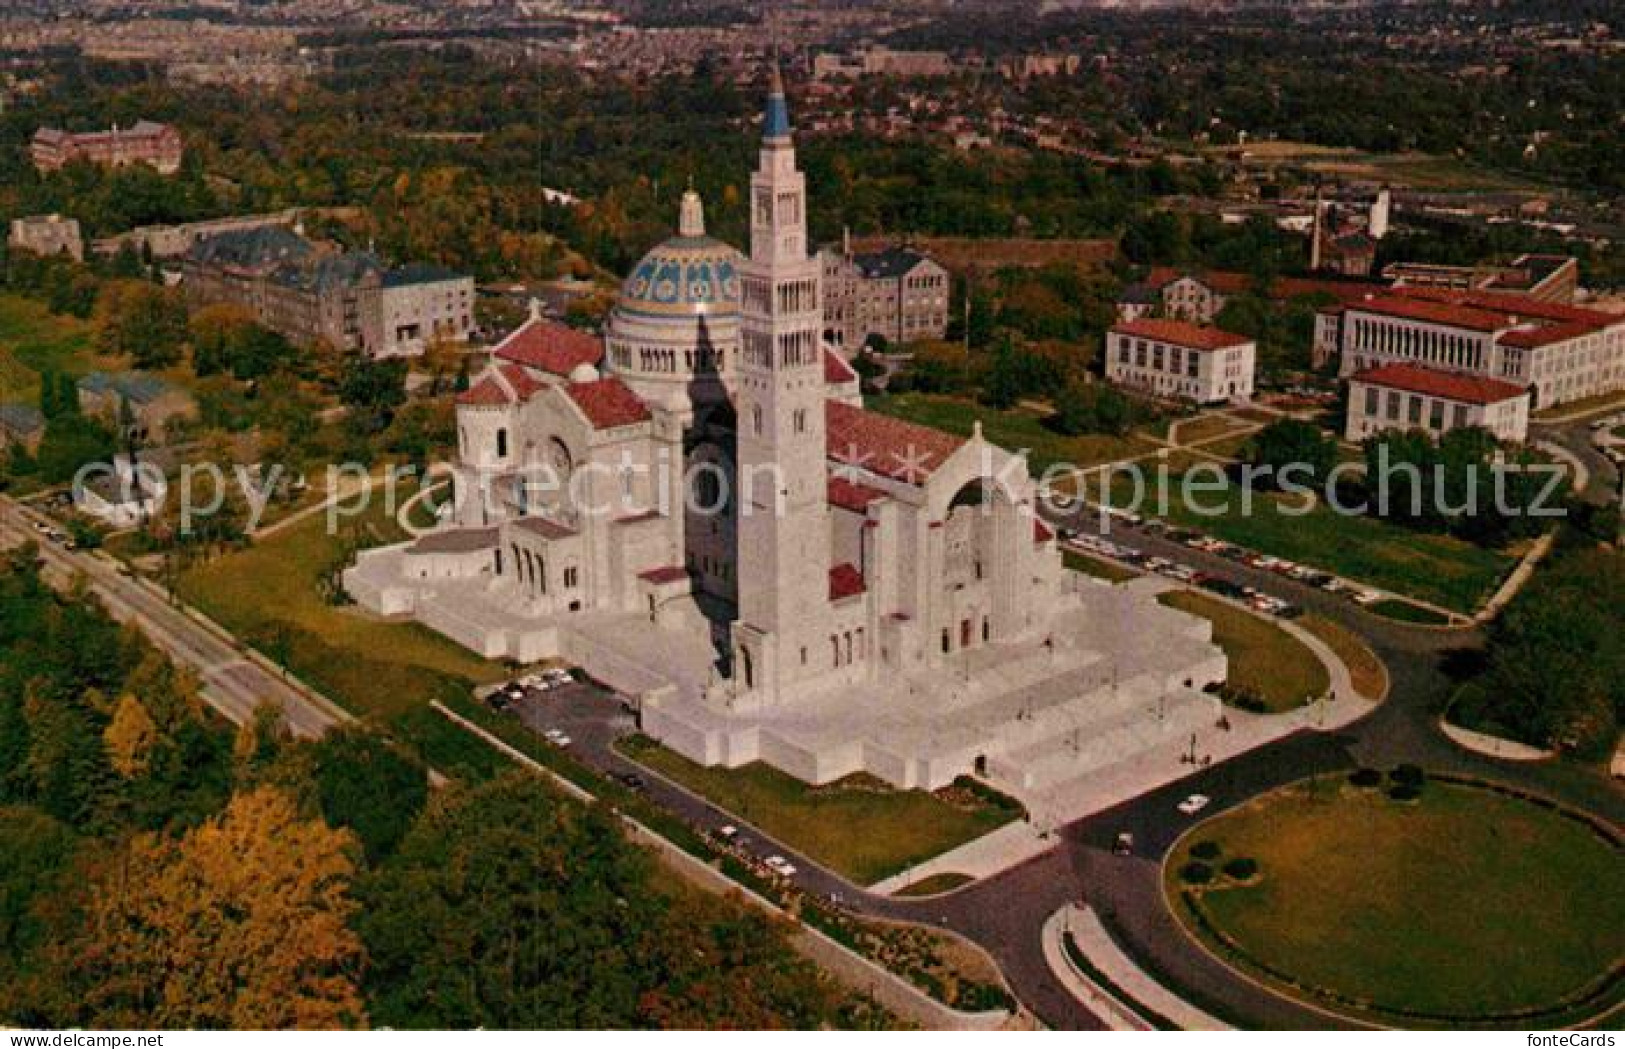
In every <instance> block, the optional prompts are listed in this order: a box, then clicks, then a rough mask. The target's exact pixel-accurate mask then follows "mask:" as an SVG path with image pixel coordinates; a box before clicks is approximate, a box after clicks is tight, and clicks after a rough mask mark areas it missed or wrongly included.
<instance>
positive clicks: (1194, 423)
mask: <svg viewBox="0 0 1625 1049" xmlns="http://www.w3.org/2000/svg"><path fill="white" fill-rule="evenodd" d="M1253 428H1254V427H1253V424H1252V423H1250V422H1243V421H1238V420H1236V419H1233V418H1231V417H1229V416H1227V415H1204V416H1201V417H1198V418H1193V419H1188V420H1186V421H1185V423H1184V424H1183V425H1181V426H1180V427H1179V443H1180V444H1185V445H1191V444H1200V443H1201V442H1204V441H1218V440H1219V438H1222V437H1233V436H1234V435H1236V434H1237V433H1238V432H1239V431H1241V430H1251V429H1253ZM1248 436H1250V435H1243V436H1242V437H1241V438H1240V440H1241V443H1243V444H1245V443H1246V441H1247V437H1248Z"/></svg>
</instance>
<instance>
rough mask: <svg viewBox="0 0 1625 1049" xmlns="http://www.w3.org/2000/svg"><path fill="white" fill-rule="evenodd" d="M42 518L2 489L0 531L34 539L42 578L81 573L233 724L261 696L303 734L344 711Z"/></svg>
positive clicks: (66, 579)
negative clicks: (67, 541) (60, 540)
mask: <svg viewBox="0 0 1625 1049" xmlns="http://www.w3.org/2000/svg"><path fill="white" fill-rule="evenodd" d="M45 522H47V519H46V518H44V517H43V516H41V515H40V514H38V513H36V512H35V511H33V510H31V509H29V508H28V507H25V506H24V505H23V504H21V503H19V502H17V501H16V500H15V499H12V498H10V497H8V496H0V538H3V539H8V540H9V541H10V542H22V541H30V540H31V541H33V542H35V543H37V544H38V545H39V551H40V557H41V559H42V560H43V562H44V566H45V572H44V574H45V578H46V579H47V580H48V581H49V582H51V583H52V584H53V585H55V586H57V587H58V588H66V587H67V586H70V585H71V584H72V582H73V580H74V579H76V578H79V577H83V578H84V579H85V581H86V583H87V584H88V586H89V588H90V591H91V592H92V593H93V594H95V595H96V596H97V597H98V598H100V599H101V601H102V603H103V605H104V606H106V608H107V611H108V614H109V615H111V616H112V617H113V618H114V619H116V620H118V621H119V622H121V623H131V624H134V625H135V626H136V627H137V628H138V629H139V630H140V631H141V632H142V633H143V634H145V635H146V636H147V637H148V638H150V639H151V640H152V642H153V643H154V644H155V645H157V646H158V647H159V648H160V649H162V650H163V651H164V652H166V653H167V654H168V655H169V656H170V657H171V658H172V659H174V660H175V661H176V662H177V663H179V664H181V665H183V666H186V667H189V668H191V669H192V670H193V671H195V672H196V673H197V675H198V677H199V679H200V680H201V682H202V684H203V688H202V697H203V699H204V701H205V702H207V703H208V704H209V705H210V706H211V707H213V708H214V709H215V710H217V711H219V712H220V713H221V715H223V716H224V717H225V718H227V719H228V720H229V721H231V722H233V723H234V724H239V725H240V724H243V723H244V722H246V721H247V720H248V719H249V718H250V717H251V716H252V715H253V712H254V709H255V708H256V707H258V706H259V705H260V704H261V703H264V702H271V703H274V704H276V705H277V706H278V707H279V708H281V710H282V713H283V717H284V718H285V720H286V722H287V725H288V728H289V730H290V731H292V732H293V733H294V734H295V735H297V736H301V737H315V736H320V735H321V734H322V733H324V732H326V731H327V730H328V729H329V728H331V727H332V726H334V725H336V724H339V723H340V722H343V721H346V720H348V719H349V715H348V714H346V713H345V712H344V711H343V710H341V709H339V708H338V707H337V706H335V705H334V704H333V703H332V702H331V701H330V700H327V699H326V698H325V697H322V696H319V695H316V694H314V693H311V692H309V691H306V690H304V689H302V688H300V687H298V685H296V684H295V683H293V682H290V681H287V680H285V679H284V678H283V676H282V675H281V674H279V673H277V672H276V671H275V670H274V669H271V668H269V667H267V666H266V665H264V664H263V663H260V662H258V661H256V659H254V658H253V657H252V656H251V655H250V654H249V652H248V649H247V647H246V646H244V645H243V644H242V643H241V642H239V641H237V640H236V639H234V638H232V637H231V635H229V634H227V633H225V632H224V631H222V630H220V629H218V628H216V627H213V626H211V625H208V624H206V623H203V622H200V621H199V619H197V618H194V617H193V616H192V615H189V614H188V613H187V611H186V610H185V609H183V608H181V607H177V606H176V605H175V604H172V603H171V602H170V601H169V600H168V599H167V598H166V597H165V596H164V595H163V593H162V592H161V591H159V590H157V589H156V588H155V587H153V586H151V585H149V584H144V583H141V582H137V581H136V580H135V579H132V578H131V577H129V576H128V575H125V574H124V572H123V571H121V569H120V568H119V566H118V565H117V564H116V563H114V562H112V561H111V560H109V559H106V558H103V557H100V556H97V555H96V554H94V553H88V552H81V551H69V550H65V549H63V548H62V547H61V546H59V545H57V544H55V543H52V542H50V541H48V540H47V539H46V538H45V537H44V536H43V535H42V534H40V532H39V531H38V530H37V529H36V528H35V524H36V523H45Z"/></svg>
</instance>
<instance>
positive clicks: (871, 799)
mask: <svg viewBox="0 0 1625 1049" xmlns="http://www.w3.org/2000/svg"><path fill="white" fill-rule="evenodd" d="M622 746H623V747H624V748H625V749H626V751H627V753H628V754H629V755H631V756H632V757H634V758H635V759H636V760H638V761H640V762H642V763H643V764H645V765H647V766H649V767H650V768H652V769H654V770H655V771H657V772H659V773H661V774H663V775H665V776H668V777H670V778H671V779H674V780H676V781H677V782H679V783H682V784H683V785H684V786H686V787H688V788H689V789H690V790H693V791H694V792H696V793H698V794H701V795H703V796H705V797H706V798H708V799H710V800H711V801H712V802H713V803H715V804H716V805H717V806H719V807H721V808H723V809H726V810H727V811H729V812H731V813H733V814H734V815H736V816H738V817H740V818H741V819H743V820H747V821H749V822H750V823H753V824H755V825H756V826H758V827H760V828H762V830H763V831H765V832H766V833H768V834H771V835H772V836H773V837H774V838H776V839H778V840H779V841H782V842H784V843H785V844H786V845H788V846H790V847H791V848H794V849H796V850H797V851H799V852H802V853H804V854H805V855H807V856H808V857H810V858H811V859H814V860H816V861H817V862H819V863H821V864H823V865H824V866H826V867H829V868H830V869H831V870H835V871H838V872H840V873H841V874H844V875H846V876H847V877H849V878H851V879H852V880H854V881H856V882H857V883H859V884H861V885H872V884H874V883H875V882H878V881H881V880H883V879H885V878H888V877H890V876H891V875H893V874H896V873H898V872H899V871H904V870H907V869H908V868H910V867H913V866H916V865H918V864H921V863H924V862H925V861H926V860H928V859H931V858H932V857H934V856H939V855H941V854H942V853H944V852H947V851H948V850H949V849H952V848H954V847H955V846H958V845H962V844H964V843H965V842H967V841H972V840H974V839H976V838H980V837H981V836H982V835H984V834H987V833H989V832H990V831H993V830H996V829H997V828H999V827H1001V826H1003V825H1004V824H1006V823H1009V822H1010V821H1011V820H1012V819H1015V818H1016V816H1017V812H1016V811H1015V810H1014V809H1013V808H1008V807H1003V806H999V805H995V804H993V803H992V802H991V801H989V800H986V799H984V798H981V797H978V796H976V795H975V794H973V793H972V792H970V791H960V790H950V791H938V792H936V793H927V792H926V791H923V790H894V789H892V788H890V787H887V786H885V785H883V784H881V783H880V782H879V781H877V780H872V779H870V778H868V777H857V776H853V777H848V778H847V779H844V780H841V781H839V782H837V783H831V784H828V785H825V786H822V787H814V786H809V785H808V784H806V783H803V782H801V781H800V780H798V779H796V778H795V777H793V776H790V775H787V774H786V773H783V772H780V771H779V770H778V769H775V768H773V767H771V766H769V765H766V764H763V763H761V762H757V763H754V764H751V765H746V766H744V767H743V768H738V769H724V768H705V767H703V766H701V765H698V764H695V763H694V762H692V761H689V760H688V759H687V758H684V757H683V756H682V755H680V754H677V753H676V752H674V751H671V750H668V749H667V748H665V747H662V746H660V745H659V744H658V743H655V742H654V741H652V740H649V739H646V738H641V737H639V738H635V739H631V740H627V741H626V742H624V743H623V744H622Z"/></svg>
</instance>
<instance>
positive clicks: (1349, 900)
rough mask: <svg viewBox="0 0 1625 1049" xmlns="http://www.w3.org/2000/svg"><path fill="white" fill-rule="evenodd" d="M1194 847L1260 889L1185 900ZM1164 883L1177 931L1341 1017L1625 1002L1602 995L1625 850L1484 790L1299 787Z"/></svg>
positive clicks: (1472, 1019) (1513, 1021)
mask: <svg viewBox="0 0 1625 1049" xmlns="http://www.w3.org/2000/svg"><path fill="white" fill-rule="evenodd" d="M1198 840H1207V841H1212V842H1217V843H1218V844H1219V846H1220V848H1221V856H1220V859H1219V861H1218V862H1219V863H1221V864H1222V863H1223V862H1224V861H1225V860H1227V859H1231V858H1236V857H1249V858H1252V859H1254V860H1256V861H1257V862H1258V865H1259V871H1260V877H1258V878H1257V879H1255V880H1254V881H1253V882H1251V883H1248V884H1235V883H1226V882H1224V881H1223V880H1222V879H1221V881H1220V882H1219V883H1216V885H1215V887H1210V888H1208V889H1206V890H1202V891H1196V892H1191V893H1188V894H1186V893H1185V892H1184V891H1183V890H1184V888H1185V886H1184V885H1183V884H1182V883H1181V881H1180V879H1179V874H1178V871H1179V870H1180V868H1181V867H1182V866H1183V865H1184V864H1185V863H1186V862H1187V861H1188V860H1189V859H1190V852H1189V849H1190V846H1191V845H1192V844H1194V842H1195V841H1198ZM1165 877H1166V879H1167V884H1168V887H1169V897H1170V901H1171V902H1172V904H1173V906H1174V909H1175V911H1176V912H1177V913H1178V914H1179V915H1180V918H1181V920H1183V921H1186V922H1187V924H1188V926H1189V927H1191V928H1192V930H1193V931H1194V932H1196V934H1197V935H1198V936H1199V937H1201V938H1202V939H1203V940H1204V941H1205V942H1207V943H1208V944H1209V945H1210V946H1211V947H1213V948H1214V949H1216V950H1217V951H1218V952H1219V953H1220V954H1221V955H1222V956H1225V957H1227V958H1229V959H1230V960H1231V961H1233V962H1236V963H1238V964H1241V965H1242V966H1243V967H1244V968H1247V969H1248V970H1249V971H1251V972H1252V973H1253V974H1254V975H1256V976H1259V977H1260V978H1263V979H1265V980H1266V982H1269V983H1271V984H1273V985H1276V986H1278V987H1279V986H1282V984H1283V982H1284V980H1285V979H1286V978H1290V979H1292V980H1294V981H1296V982H1298V983H1299V984H1300V985H1301V986H1300V988H1299V989H1298V990H1296V991H1294V990H1293V989H1290V988H1285V987H1283V988H1282V989H1285V990H1287V991H1288V993H1298V994H1300V995H1301V994H1305V993H1307V994H1309V995H1310V996H1311V997H1313V998H1314V999H1315V1000H1316V1001H1317V1004H1322V1005H1326V1006H1330V1007H1334V1008H1335V1009H1336V1011H1340V1012H1345V1013H1351V1014H1354V1015H1356V1016H1363V1017H1366V1018H1372V1017H1374V1018H1376V1019H1377V1020H1378V1021H1379V1022H1383V1023H1387V1024H1397V1025H1400V1026H1417V1025H1435V1026H1456V1025H1461V1026H1507V1027H1513V1028H1528V1027H1530V1026H1536V1027H1540V1026H1548V1025H1556V1024H1558V1023H1559V1022H1563V1021H1572V1020H1574V1019H1578V1018H1581V1017H1583V1016H1584V1015H1586V1014H1588V1013H1594V1012H1600V1011H1601V1007H1602V1006H1604V1005H1605V1004H1606V1003H1607V1002H1610V1001H1611V1002H1616V1003H1617V1002H1618V1000H1619V998H1620V993H1621V985H1620V983H1619V982H1617V981H1616V982H1614V983H1613V984H1612V985H1611V987H1605V986H1604V984H1605V983H1606V977H1607V976H1608V974H1610V973H1615V974H1616V975H1617V973H1618V970H1619V967H1620V965H1621V958H1622V957H1625V892H1622V891H1621V889H1620V886H1621V885H1622V884H1625V864H1622V862H1621V855H1620V850H1619V848H1618V846H1617V845H1615V844H1613V843H1611V842H1610V841H1609V840H1607V839H1605V838H1604V837H1603V836H1602V835H1600V834H1599V833H1598V832H1597V831H1596V830H1595V829H1594V828H1592V827H1591V826H1589V825H1588V824H1586V823H1584V822H1582V821H1580V820H1578V819H1575V818H1570V817H1569V816H1566V815H1564V814H1562V813H1560V812H1557V811H1554V810H1552V809H1551V808H1549V807H1545V806H1540V805H1536V804H1533V803H1531V802H1529V801H1527V800H1523V799H1520V798H1515V797H1510V796H1506V795H1504V794H1501V793H1497V792H1492V791H1490V790H1487V789H1483V788H1478V787H1470V786H1465V785H1458V784H1454V783H1443V782H1439V781H1436V780H1435V781H1430V782H1428V783H1427V784H1426V786H1425V787H1424V788H1423V790H1422V795H1421V798H1420V800H1419V801H1415V802H1409V803H1401V802H1396V801H1393V800H1390V799H1389V798H1388V797H1387V796H1386V795H1385V794H1384V793H1383V792H1382V791H1380V790H1361V789H1358V788H1355V787H1353V786H1350V785H1348V784H1347V782H1346V781H1345V780H1344V779H1343V778H1342V777H1327V778H1324V779H1321V780H1318V781H1311V782H1309V783H1300V784H1297V785H1294V786H1291V787H1287V788H1283V789H1282V790H1280V791H1277V792H1276V793H1274V794H1271V795H1267V796H1265V797H1263V798H1261V799H1258V800H1256V801H1254V802H1253V803H1251V804H1249V805H1247V806H1245V807H1244V808H1242V809H1239V810H1237V811H1236V812H1234V813H1228V814H1226V815H1223V816H1220V817H1218V818H1216V819H1214V820H1212V821H1210V822H1209V823H1207V824H1204V825H1203V826H1202V827H1201V828H1199V829H1198V830H1197V831H1196V832H1194V833H1193V834H1192V835H1190V836H1188V837H1187V839H1186V840H1185V841H1184V842H1182V843H1181V844H1180V846H1179V847H1178V848H1176V849H1175V850H1174V851H1173V852H1172V853H1170V856H1169V862H1168V865H1167V868H1166V871H1165ZM1599 990H1601V991H1602V994H1601V1000H1600V1001H1592V1002H1591V1003H1590V1004H1589V1005H1580V1004H1579V1002H1580V1001H1581V1000H1582V999H1585V998H1586V997H1587V996H1588V994H1595V993H1597V992H1598V991H1599ZM1328 992H1329V993H1328ZM1355 1003H1362V1004H1355ZM1565 1004H1566V1005H1568V1006H1569V1007H1570V1008H1567V1009H1564V1010H1562V1012H1561V1014H1559V1013H1551V1014H1549V1015H1547V1016H1542V1017H1529V1016H1522V1017H1517V1018H1514V1017H1515V1014H1519V1013H1521V1012H1523V1011H1528V1010H1542V1009H1554V1008H1556V1007H1559V1006H1563V1005H1565Z"/></svg>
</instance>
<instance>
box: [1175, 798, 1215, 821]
mask: <svg viewBox="0 0 1625 1049" xmlns="http://www.w3.org/2000/svg"><path fill="white" fill-rule="evenodd" d="M1212 800H1213V799H1212V798H1210V797H1208V796H1207V795H1206V794H1192V795H1190V796H1189V797H1187V798H1186V799H1185V800H1184V801H1182V802H1180V803H1179V806H1178V807H1179V811H1180V812H1183V813H1184V814H1185V815H1187V816H1194V815H1196V814H1197V813H1198V812H1201V811H1202V810H1203V809H1205V808H1207V807H1208V803H1209V802H1211V801H1212Z"/></svg>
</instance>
